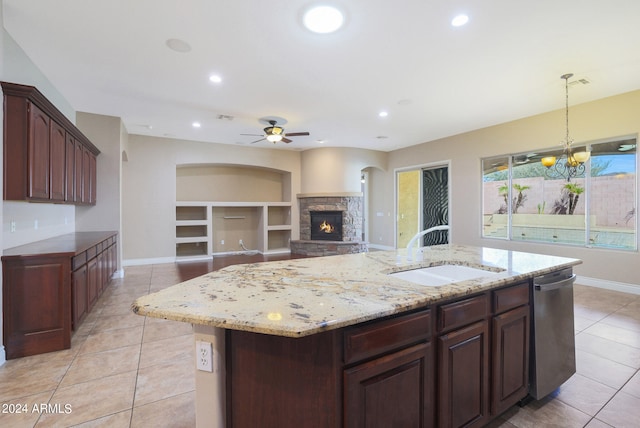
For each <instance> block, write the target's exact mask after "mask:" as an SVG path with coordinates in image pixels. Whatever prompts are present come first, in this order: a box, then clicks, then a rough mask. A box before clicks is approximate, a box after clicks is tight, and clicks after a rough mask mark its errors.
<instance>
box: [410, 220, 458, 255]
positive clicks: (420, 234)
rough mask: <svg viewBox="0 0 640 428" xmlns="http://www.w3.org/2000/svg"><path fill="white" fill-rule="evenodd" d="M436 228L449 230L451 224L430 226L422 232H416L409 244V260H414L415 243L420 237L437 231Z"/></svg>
mask: <svg viewBox="0 0 640 428" xmlns="http://www.w3.org/2000/svg"><path fill="white" fill-rule="evenodd" d="M436 230H449V225H447V224H444V225H442V226H434V227H430V228H429V229H425V230H423V231H422V232H418V233H416V234H415V235H414V236H413V238H411V241H409V243H408V244H407V261H410V262H412V261H413V244H415V242H416V241H417V240H418V238H420V237H422V236H424V235H426V234H427V233H431V232H435V231H436Z"/></svg>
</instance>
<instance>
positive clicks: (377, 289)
mask: <svg viewBox="0 0 640 428" xmlns="http://www.w3.org/2000/svg"><path fill="white" fill-rule="evenodd" d="M415 257H416V258H417V260H416V261H413V262H408V261H407V260H406V259H407V253H406V250H404V249H401V250H397V251H376V252H370V253H360V254H348V255H338V256H326V257H314V258H307V259H293V260H285V261H275V262H262V263H251V264H242V265H233V266H228V267H226V268H223V269H221V270H218V271H214V272H211V273H208V274H205V275H202V276H200V277H197V278H194V279H191V280H188V281H185V282H182V283H179V284H176V285H174V286H171V287H169V288H166V289H164V290H162V291H159V292H156V293H152V294H149V295H146V296H142V297H140V298H138V299H137V300H135V301H134V302H133V304H132V309H133V311H134V312H135V313H137V314H138V315H145V316H150V317H153V318H163V319H169V320H174V321H181V322H187V323H191V324H199V325H206V326H213V327H220V328H225V329H234V330H244V331H250V332H255V333H263V334H270V335H276V336H286V337H302V336H307V335H311V334H315V333H319V332H322V331H326V330H331V329H337V328H340V327H345V326H349V325H354V324H358V323H361V322H364V321H369V320H373V319H377V318H381V317H385V316H388V315H393V314H397V313H401V312H405V311H408V310H412V309H416V308H420V307H424V306H427V305H430V304H433V303H436V302H438V301H443V300H449V299H453V298H458V297H461V296H465V295H470V294H474V293H479V292H482V291H485V290H488V289H491V288H497V287H501V286H504V285H507V284H511V283H514V282H517V281H521V280H527V279H530V278H532V277H535V276H539V275H544V274H547V273H550V272H553V271H556V270H559V269H563V268H567V267H572V266H575V265H578V264H580V263H582V262H581V260H579V259H572V258H565V257H556V256H548V255H542V254H534V253H525V252H518V251H509V250H500V249H494V248H486V247H471V246H460V245H440V246H434V247H427V248H426V249H425V250H424V251H422V252H421V253H417V254H416V256H415ZM443 264H457V265H462V266H471V267H478V268H483V269H487V270H491V271H493V272H495V273H491V274H488V275H487V276H486V277H480V278H476V279H471V280H465V281H460V282H456V283H452V284H448V285H443V286H439V287H429V286H423V285H418V284H415V283H413V282H409V281H405V280H402V279H399V278H394V277H393V276H390V275H389V273H393V272H399V271H404V270H411V269H417V268H422V267H430V266H438V265H443Z"/></svg>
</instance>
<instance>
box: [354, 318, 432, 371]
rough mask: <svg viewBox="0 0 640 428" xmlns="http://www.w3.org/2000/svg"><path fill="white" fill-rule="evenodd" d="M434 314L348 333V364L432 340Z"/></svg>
mask: <svg viewBox="0 0 640 428" xmlns="http://www.w3.org/2000/svg"><path fill="white" fill-rule="evenodd" d="M430 335H431V311H429V310H424V311H420V312H417V313H414V314H410V315H403V316H400V317H397V318H393V319H389V320H385V321H380V322H376V323H373V324H369V325H364V326H357V327H353V328H348V329H347V330H346V331H345V333H344V362H345V364H350V363H353V362H355V361H360V360H364V359H366V358H369V357H373V356H375V355H380V354H383V353H385V352H389V351H392V350H394V349H399V348H402V347H403V346H406V345H410V344H412V343H416V342H419V341H420V340H426V339H429V337H430Z"/></svg>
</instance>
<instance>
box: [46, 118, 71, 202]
mask: <svg viewBox="0 0 640 428" xmlns="http://www.w3.org/2000/svg"><path fill="white" fill-rule="evenodd" d="M49 130H50V133H49V183H50V186H51V187H50V195H49V197H50V199H51V200H52V201H60V202H62V201H64V199H65V190H66V180H65V179H66V170H65V161H66V148H67V146H66V144H67V142H66V132H65V130H64V128H63V127H62V126H60V125H58V124H57V123H56V122H54V121H53V120H52V121H51V126H50V129H49Z"/></svg>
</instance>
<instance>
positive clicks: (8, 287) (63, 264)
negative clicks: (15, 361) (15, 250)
mask: <svg viewBox="0 0 640 428" xmlns="http://www.w3.org/2000/svg"><path fill="white" fill-rule="evenodd" d="M2 267H3V271H2V276H3V277H2V278H3V283H2V300H3V308H2V314H3V340H4V347H5V352H6V358H7V359H12V358H17V357H22V356H26V355H33V354H39V353H44V352H50V351H57V350H60V349H67V348H69V347H70V346H71V292H70V291H71V287H70V280H71V276H70V275H69V273H68V272H69V271H70V260H69V257H64V256H60V255H51V256H42V255H38V256H32V257H27V258H20V259H11V260H3V266H2Z"/></svg>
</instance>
